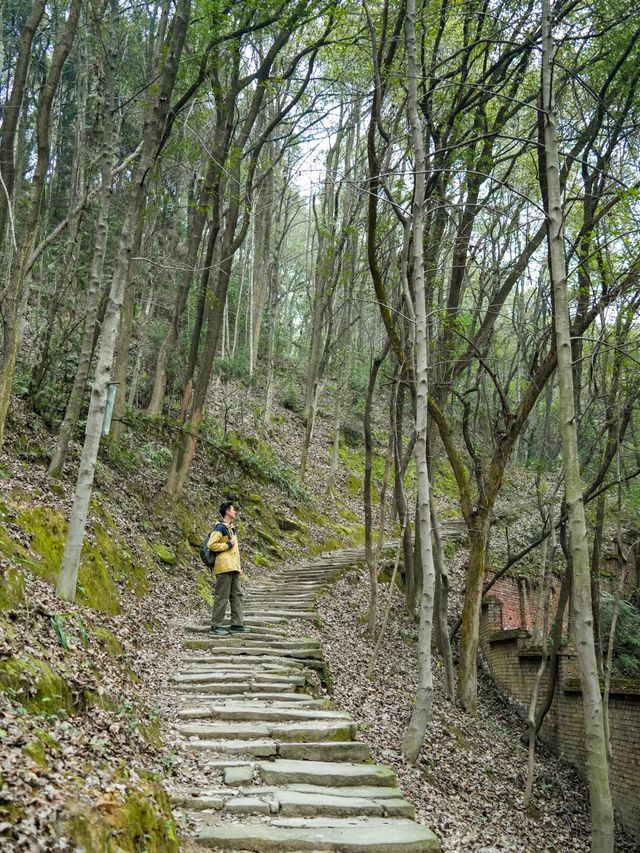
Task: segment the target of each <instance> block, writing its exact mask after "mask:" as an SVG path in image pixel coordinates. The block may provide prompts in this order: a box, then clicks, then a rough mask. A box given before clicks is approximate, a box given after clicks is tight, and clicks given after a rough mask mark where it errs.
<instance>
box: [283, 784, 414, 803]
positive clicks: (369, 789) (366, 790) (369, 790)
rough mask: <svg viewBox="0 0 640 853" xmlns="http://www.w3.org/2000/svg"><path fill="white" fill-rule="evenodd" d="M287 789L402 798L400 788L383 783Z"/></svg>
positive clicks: (313, 792) (307, 786)
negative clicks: (385, 785)
mask: <svg viewBox="0 0 640 853" xmlns="http://www.w3.org/2000/svg"><path fill="white" fill-rule="evenodd" d="M286 790H287V791H299V792H300V793H303V794H326V793H328V792H329V791H330V792H331V795H332V796H334V797H362V798H364V799H376V800H391V799H402V791H401V790H400V788H391V787H389V788H385V787H384V786H383V785H357V786H353V787H350V786H348V785H344V786H341V787H339V788H330V789H329V788H326V787H325V786H324V785H287V786H286Z"/></svg>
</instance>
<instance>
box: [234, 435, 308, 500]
mask: <svg viewBox="0 0 640 853" xmlns="http://www.w3.org/2000/svg"><path fill="white" fill-rule="evenodd" d="M222 449H223V451H224V454H225V458H226V459H227V461H233V462H235V464H236V465H238V467H239V468H240V469H241V470H242V471H243V473H244V474H245V475H246V476H248V477H252V478H254V479H256V480H261V481H262V482H265V483H273V484H274V485H276V486H278V488H279V489H281V490H282V491H283V492H285V494H287V495H288V496H289V497H292V498H295V499H297V500H307V497H306V493H305V492H304V490H303V488H302V486H301V485H300V482H299V481H298V477H297V475H296V473H295V472H294V471H292V470H291V469H290V468H285V467H284V466H283V465H282V463H281V462H280V459H279V458H278V457H277V456H276V454H275V453H274V452H273V450H272V449H271V448H270V447H269V445H268V444H264V443H262V442H256V443H255V447H254V448H251V447H249V446H248V445H247V443H246V440H245V439H244V438H243V437H242V436H241V435H238V434H237V433H228V434H227V436H226V438H225V439H224V441H223V444H222Z"/></svg>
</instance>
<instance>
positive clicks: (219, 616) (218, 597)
mask: <svg viewBox="0 0 640 853" xmlns="http://www.w3.org/2000/svg"><path fill="white" fill-rule="evenodd" d="M236 514H237V513H236V508H235V507H234V505H233V504H232V503H231V502H229V501H223V503H221V504H220V515H221V517H222V521H219V522H218V523H217V524H216V526H215V527H214V528H213V530H212V531H211V536H209V542H208V543H207V545H208V548H209V550H210V551H213V552H214V553H215V555H216V561H215V563H214V566H213V570H214V572H215V575H216V588H215V592H214V599H213V615H212V617H211V633H213V634H221V635H227V634H228V633H229V631H227V629H226V628H223V626H222V622H223V620H224V614H225V610H226V609H227V602H230V604H231V627H230V631H231V633H232V634H244V633H247V632H248V631H249V628H245V626H244V617H243V612H242V588H241V586H240V575H241V574H242V568H241V567H240V549H239V548H238V534H237V532H236V527H235V520H236Z"/></svg>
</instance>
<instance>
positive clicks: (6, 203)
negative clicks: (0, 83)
mask: <svg viewBox="0 0 640 853" xmlns="http://www.w3.org/2000/svg"><path fill="white" fill-rule="evenodd" d="M44 8H45V2H44V0H35V1H34V3H33V6H32V7H31V11H30V12H29V16H28V18H27V20H26V21H25V23H24V26H23V27H22V31H21V33H20V39H19V41H18V54H17V58H16V66H15V71H14V74H13V85H12V86H11V94H10V96H9V100H8V101H7V103H6V105H5V107H4V110H3V118H2V127H1V128H0V135H1V136H2V141H1V142H0V176H2V186H1V187H0V244H2V243H3V242H4V234H5V228H6V226H7V219H8V220H9V228H10V230H11V238H12V243H13V245H15V243H16V237H15V222H14V219H13V210H12V203H13V190H14V184H15V175H16V167H15V137H16V130H17V128H18V120H19V118H20V111H21V110H22V103H23V101H24V93H25V90H26V86H27V77H28V74H29V67H30V64H31V45H32V43H33V37H34V35H35V32H36V30H37V29H38V25H39V23H40V21H41V20H42V15H43V14H44ZM5 261H6V259H5Z"/></svg>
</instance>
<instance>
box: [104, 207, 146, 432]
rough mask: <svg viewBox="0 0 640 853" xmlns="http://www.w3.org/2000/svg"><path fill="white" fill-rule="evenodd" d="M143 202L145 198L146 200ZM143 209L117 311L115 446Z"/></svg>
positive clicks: (121, 417)
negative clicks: (118, 310) (118, 314)
mask: <svg viewBox="0 0 640 853" xmlns="http://www.w3.org/2000/svg"><path fill="white" fill-rule="evenodd" d="M145 201H146V199H145ZM144 207H145V202H144V201H143V203H142V210H141V211H140V217H139V219H138V224H137V225H136V232H135V236H134V238H133V245H132V246H131V261H130V262H129V269H128V271H127V283H126V285H125V289H124V294H123V299H122V306H121V308H120V326H119V329H118V338H117V345H116V355H115V360H114V363H113V372H112V380H111V381H112V382H113V384H114V385H115V386H116V396H115V400H114V403H113V414H112V418H111V423H112V427H111V432H110V436H109V437H110V441H111V442H112V443H113V444H118V443H119V442H120V441H121V440H122V436H123V435H124V412H125V407H126V403H127V372H128V367H129V349H130V346H131V335H132V333H133V319H134V314H135V308H136V296H137V291H138V282H137V278H136V275H135V270H136V267H137V265H138V264H137V261H136V260H134V259H135V258H136V257H137V256H138V255H139V254H140V246H141V245H142V232H143V230H144Z"/></svg>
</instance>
